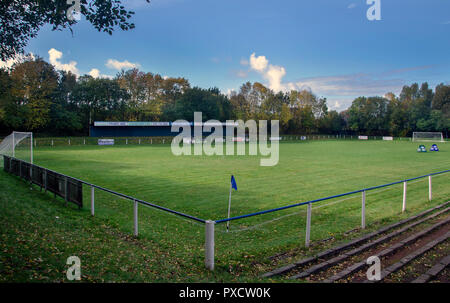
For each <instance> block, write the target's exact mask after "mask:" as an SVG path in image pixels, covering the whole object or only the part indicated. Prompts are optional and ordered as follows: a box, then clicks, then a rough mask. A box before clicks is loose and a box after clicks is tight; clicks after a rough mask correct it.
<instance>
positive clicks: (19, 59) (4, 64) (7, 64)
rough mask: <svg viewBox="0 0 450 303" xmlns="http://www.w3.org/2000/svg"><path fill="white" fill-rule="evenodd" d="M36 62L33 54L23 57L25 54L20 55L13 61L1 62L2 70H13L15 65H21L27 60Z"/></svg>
mask: <svg viewBox="0 0 450 303" xmlns="http://www.w3.org/2000/svg"><path fill="white" fill-rule="evenodd" d="M28 59H30V60H34V55H33V53H30V54H27V55H23V54H18V55H17V56H15V57H14V58H12V59H9V60H7V61H1V60H0V68H6V69H9V68H11V67H12V66H13V65H14V64H15V63H19V62H23V61H25V60H28Z"/></svg>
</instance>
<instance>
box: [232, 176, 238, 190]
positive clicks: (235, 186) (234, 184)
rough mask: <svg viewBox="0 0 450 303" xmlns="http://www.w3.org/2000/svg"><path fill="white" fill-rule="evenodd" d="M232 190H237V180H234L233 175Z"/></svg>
mask: <svg viewBox="0 0 450 303" xmlns="http://www.w3.org/2000/svg"><path fill="white" fill-rule="evenodd" d="M231 188H234V189H235V190H237V185H236V180H235V179H234V176H233V175H231Z"/></svg>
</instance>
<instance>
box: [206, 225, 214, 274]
mask: <svg viewBox="0 0 450 303" xmlns="http://www.w3.org/2000/svg"><path fill="white" fill-rule="evenodd" d="M214 224H216V222H214V221H211V220H208V221H206V222H205V266H206V268H207V269H209V270H214Z"/></svg>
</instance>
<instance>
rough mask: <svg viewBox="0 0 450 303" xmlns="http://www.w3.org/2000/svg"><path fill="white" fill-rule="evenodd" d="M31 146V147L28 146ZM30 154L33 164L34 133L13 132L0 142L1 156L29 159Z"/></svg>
mask: <svg viewBox="0 0 450 303" xmlns="http://www.w3.org/2000/svg"><path fill="white" fill-rule="evenodd" d="M28 144H29V145H28ZM27 151H29V153H30V163H31V164H32V163H33V133H31V132H16V131H14V132H12V133H11V134H10V135H9V136H7V137H5V138H4V139H3V140H2V141H1V142H0V155H6V156H12V157H14V158H16V157H17V156H18V155H19V156H20V157H28V155H27Z"/></svg>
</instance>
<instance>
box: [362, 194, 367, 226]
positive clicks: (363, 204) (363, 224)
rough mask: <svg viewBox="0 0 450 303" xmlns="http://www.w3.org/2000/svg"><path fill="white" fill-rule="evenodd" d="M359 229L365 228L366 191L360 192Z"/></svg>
mask: <svg viewBox="0 0 450 303" xmlns="http://www.w3.org/2000/svg"><path fill="white" fill-rule="evenodd" d="M361 228H362V229H365V228H366V191H365V190H364V191H363V192H362V207H361Z"/></svg>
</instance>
